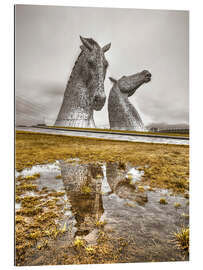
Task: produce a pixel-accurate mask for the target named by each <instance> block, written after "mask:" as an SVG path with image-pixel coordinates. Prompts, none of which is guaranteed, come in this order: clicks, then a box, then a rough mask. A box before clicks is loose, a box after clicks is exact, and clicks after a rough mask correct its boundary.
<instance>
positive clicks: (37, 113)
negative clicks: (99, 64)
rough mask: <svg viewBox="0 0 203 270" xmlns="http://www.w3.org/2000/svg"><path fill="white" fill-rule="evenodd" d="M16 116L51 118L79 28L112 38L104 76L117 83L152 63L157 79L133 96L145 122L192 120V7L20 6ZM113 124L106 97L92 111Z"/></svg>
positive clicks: (97, 37) (70, 65)
mask: <svg viewBox="0 0 203 270" xmlns="http://www.w3.org/2000/svg"><path fill="white" fill-rule="evenodd" d="M15 18H16V43H15V44H16V97H17V98H16V120H17V123H18V124H20V123H23V120H25V119H27V120H29V121H33V122H35V123H37V122H38V123H39V122H41V121H43V120H45V121H46V123H47V124H53V123H54V121H55V119H56V117H57V114H58V111H59V109H60V106H61V102H62V99H63V94H64V91H65V86H66V83H67V80H68V78H69V75H70V72H71V70H72V68H73V65H74V62H75V60H76V59H77V56H78V54H79V52H80V49H79V46H80V44H81V41H80V39H79V35H82V36H84V37H91V38H93V39H95V40H96V41H97V42H98V43H99V44H100V45H101V46H104V45H105V44H107V43H109V42H111V49H110V50H109V51H108V52H107V53H106V58H107V60H108V62H109V67H108V71H107V76H106V79H105V92H106V95H107V97H108V95H109V92H110V89H111V87H112V83H111V82H110V81H109V79H108V77H109V76H111V77H114V78H116V79H119V78H120V77H121V76H123V75H131V74H134V73H137V72H140V71H142V70H143V69H147V70H149V71H150V72H151V73H152V81H151V82H149V83H148V84H144V85H142V86H141V87H140V88H139V89H138V90H137V91H136V93H135V94H134V95H133V96H132V97H131V98H130V101H131V102H132V104H133V105H134V106H135V108H136V109H137V110H138V112H139V113H140V116H141V118H142V119H143V122H144V124H145V125H148V124H150V123H159V122H164V123H168V124H177V123H186V124H187V123H188V122H189V119H188V118H189V56H188V54H189V14H188V12H187V11H166V10H141V9H115V8H113V9H110V8H78V7H53V6H34V5H17V6H16V16H15ZM94 119H95V123H96V126H98V127H103V126H108V124H109V121H108V111H107V102H106V104H105V106H104V108H103V109H102V110H101V111H99V112H95V113H94Z"/></svg>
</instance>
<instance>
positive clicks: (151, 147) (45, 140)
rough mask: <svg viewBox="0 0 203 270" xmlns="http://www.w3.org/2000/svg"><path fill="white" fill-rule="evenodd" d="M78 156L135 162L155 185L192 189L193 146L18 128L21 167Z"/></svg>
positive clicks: (18, 162)
mask: <svg viewBox="0 0 203 270" xmlns="http://www.w3.org/2000/svg"><path fill="white" fill-rule="evenodd" d="M75 157H77V158H80V160H81V162H98V161H99V162H114V161H119V162H121V163H126V162H131V163H132V164H133V165H135V166H139V168H140V170H143V171H144V172H145V174H144V181H145V183H146V184H149V185H150V186H151V187H162V188H171V189H173V191H174V192H178V193H180V192H181V193H182V192H185V191H187V190H188V189H189V147H188V146H185V145H166V144H153V143H137V142H136V143H135V142H124V141H113V140H112V141H111V140H102V139H93V138H81V137H69V136H61V135H51V134H41V133H32V132H26V131H17V132H16V169H17V170H22V169H23V168H26V167H31V166H33V165H36V164H46V163H51V162H54V161H55V160H57V159H68V158H75Z"/></svg>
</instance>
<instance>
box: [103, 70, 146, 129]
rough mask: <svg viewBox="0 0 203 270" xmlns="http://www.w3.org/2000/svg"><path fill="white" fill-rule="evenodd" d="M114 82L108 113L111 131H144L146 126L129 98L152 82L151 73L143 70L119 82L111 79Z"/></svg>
mask: <svg viewBox="0 0 203 270" xmlns="http://www.w3.org/2000/svg"><path fill="white" fill-rule="evenodd" d="M109 79H110V80H111V81H112V82H113V87H112V89H111V91H110V95H109V99H108V113H109V122H110V128H111V129H124V130H143V129H144V124H143V122H142V120H141V118H140V116H139V114H138V112H137V110H136V109H135V108H134V106H133V105H132V104H131V103H130V102H129V100H128V97H130V96H132V95H133V94H134V93H135V91H136V90H137V89H138V88H139V87H140V86H141V85H142V84H144V83H147V82H149V81H150V80H151V73H150V72H149V71H147V70H143V71H142V72H140V73H136V74H134V75H131V76H122V77H121V78H120V79H119V80H115V79H113V78H111V77H110V78H109Z"/></svg>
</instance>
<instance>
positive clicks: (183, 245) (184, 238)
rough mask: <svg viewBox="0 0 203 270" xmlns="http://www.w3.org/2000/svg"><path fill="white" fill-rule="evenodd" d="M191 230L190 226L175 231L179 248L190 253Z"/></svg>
mask: <svg viewBox="0 0 203 270" xmlns="http://www.w3.org/2000/svg"><path fill="white" fill-rule="evenodd" d="M189 234H190V232H189V228H188V227H186V228H185V227H183V228H181V230H180V231H178V232H177V233H174V236H175V238H176V239H175V242H176V245H177V246H178V248H180V249H183V250H185V251H187V252H188V253H189V237H190V235H189Z"/></svg>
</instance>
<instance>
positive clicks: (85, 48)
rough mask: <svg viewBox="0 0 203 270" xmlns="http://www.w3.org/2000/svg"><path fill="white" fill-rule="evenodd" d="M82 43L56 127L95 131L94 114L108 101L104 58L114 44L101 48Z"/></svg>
mask: <svg viewBox="0 0 203 270" xmlns="http://www.w3.org/2000/svg"><path fill="white" fill-rule="evenodd" d="M80 39H81V42H82V45H81V46H80V48H81V53H80V55H79V56H78V59H77V61H76V62H75V65H74V67H73V70H72V73H71V76H70V79H69V81H68V83H67V86H66V91H65V94H64V99H63V103H62V106H61V109H60V111H59V114H58V117H57V120H56V123H55V125H57V126H72V127H95V123H94V119H93V111H94V110H96V111H99V110H101V109H102V108H103V106H104V103H105V100H106V95H105V92H104V79H105V76H106V70H107V67H108V62H107V60H106V58H105V55H104V54H105V52H107V51H108V50H109V49H110V46H111V44H110V43H109V44H107V45H105V46H104V47H103V48H101V47H100V46H99V44H98V43H97V42H96V41H95V40H93V39H91V38H83V37H80Z"/></svg>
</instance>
